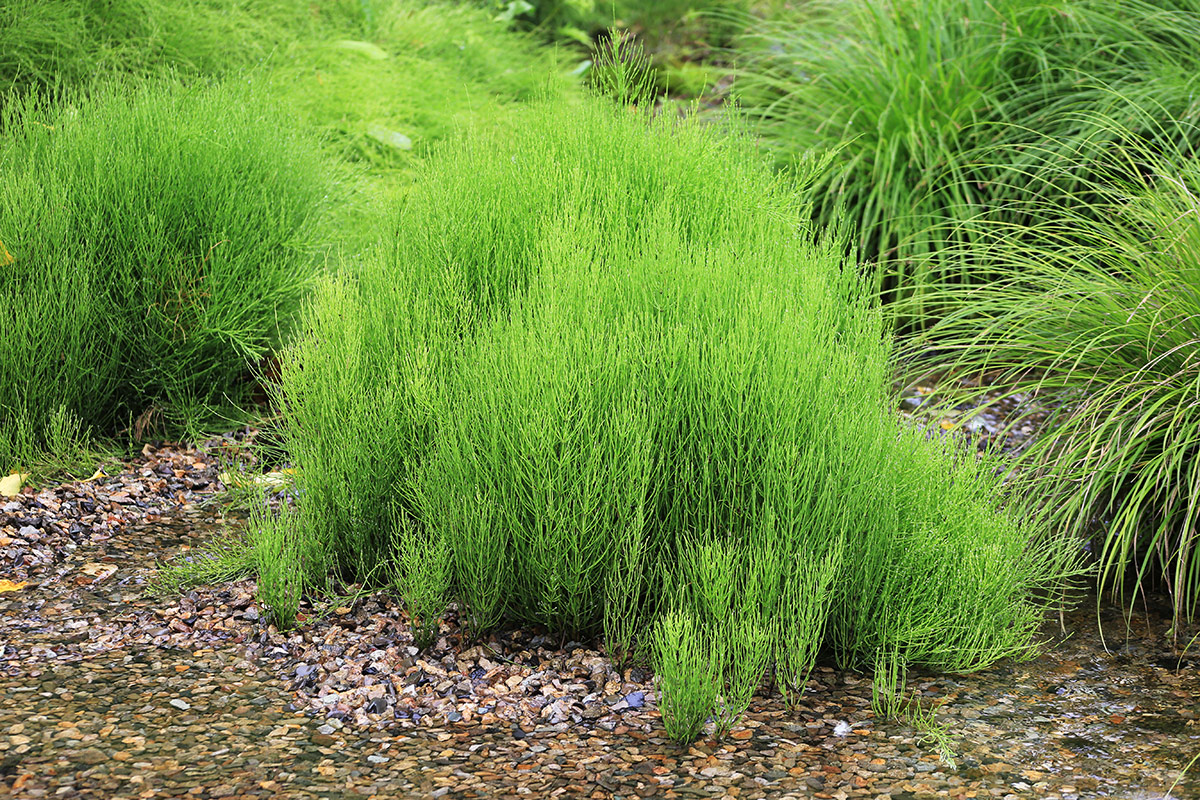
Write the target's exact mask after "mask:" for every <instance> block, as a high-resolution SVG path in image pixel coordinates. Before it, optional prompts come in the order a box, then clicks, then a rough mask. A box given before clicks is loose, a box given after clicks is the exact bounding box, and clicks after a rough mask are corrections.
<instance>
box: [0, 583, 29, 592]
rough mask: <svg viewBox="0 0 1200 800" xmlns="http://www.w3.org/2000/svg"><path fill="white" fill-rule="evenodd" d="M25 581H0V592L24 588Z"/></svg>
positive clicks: (16, 590)
mask: <svg viewBox="0 0 1200 800" xmlns="http://www.w3.org/2000/svg"><path fill="white" fill-rule="evenodd" d="M25 583H26V582H25V581H20V582H17V583H14V582H13V581H0V592H19V591H21V590H22V589H24V588H25Z"/></svg>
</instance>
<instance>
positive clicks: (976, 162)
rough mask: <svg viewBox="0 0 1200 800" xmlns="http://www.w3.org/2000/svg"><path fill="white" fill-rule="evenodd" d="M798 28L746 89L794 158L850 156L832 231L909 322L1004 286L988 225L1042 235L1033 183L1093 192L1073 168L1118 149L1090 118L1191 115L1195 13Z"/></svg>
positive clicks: (958, 16)
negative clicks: (992, 285)
mask: <svg viewBox="0 0 1200 800" xmlns="http://www.w3.org/2000/svg"><path fill="white" fill-rule="evenodd" d="M796 15H797V16H796V18H795V19H794V20H792V21H790V22H771V23H767V24H765V25H764V26H762V28H761V29H760V31H759V34H758V36H756V37H751V39H750V40H749V41H750V42H752V44H748V45H747V61H748V65H747V68H746V70H745V73H744V75H743V77H742V79H741V81H740V82H739V91H740V93H741V96H742V99H743V101H744V103H745V104H746V105H747V107H749V108H751V109H753V113H755V114H756V115H757V116H758V117H759V118H760V119H761V122H762V130H763V132H764V133H765V135H766V136H768V137H769V138H770V139H771V140H772V142H773V144H774V145H775V146H776V147H777V148H778V149H779V150H781V151H782V152H783V153H784V154H785V155H787V156H792V155H795V154H799V153H804V152H806V151H808V150H810V149H814V148H815V149H817V150H824V149H827V148H831V147H836V148H839V149H838V157H837V160H836V162H835V163H834V166H833V168H832V169H831V170H830V171H829V172H828V173H827V174H826V175H825V176H824V178H823V179H822V181H821V182H820V184H819V185H818V187H817V188H818V190H819V191H818V192H817V212H816V216H817V218H818V219H819V220H821V221H823V222H826V223H828V222H832V221H834V220H838V219H841V218H843V216H846V217H848V218H849V220H850V221H851V223H852V224H853V228H854V233H855V241H854V244H855V250H856V251H857V254H858V256H859V257H860V258H862V259H867V260H876V261H879V262H880V263H881V264H882V267H883V268H882V269H881V271H880V276H881V282H880V289H881V290H882V291H883V293H884V297H885V298H886V299H906V300H908V301H909V304H908V306H907V307H906V308H905V309H904V313H905V314H908V315H910V316H909V317H908V318H907V319H909V320H910V321H911V319H912V317H914V316H915V317H917V318H918V320H919V318H920V317H921V316H922V315H928V316H931V317H936V315H937V314H938V313H940V310H941V307H939V306H937V305H936V298H937V297H938V296H939V295H938V294H937V288H938V287H940V286H941V285H943V284H946V283H970V284H981V283H984V282H986V281H987V280H989V279H990V277H991V276H990V275H989V273H988V272H987V267H986V266H984V265H980V264H979V263H978V262H977V261H976V259H975V258H974V256H973V249H972V248H973V245H974V243H976V242H977V241H979V240H980V237H984V238H986V233H984V232H981V222H982V221H984V220H990V221H992V222H993V223H997V224H1007V225H1022V226H1024V225H1028V224H1029V223H1030V216H1029V215H1030V213H1031V212H1036V211H1037V210H1039V208H1040V207H1034V208H1032V209H1031V208H1030V207H1029V205H1028V204H1027V203H1026V202H1025V201H1026V200H1027V199H1028V193H1027V190H1028V187H1029V185H1030V184H1031V183H1032V184H1035V185H1036V186H1037V188H1038V192H1039V193H1041V195H1042V198H1043V199H1045V200H1049V201H1052V202H1053V201H1054V200H1055V199H1056V198H1058V199H1059V200H1063V198H1065V197H1066V196H1068V195H1070V194H1072V193H1074V192H1077V191H1079V190H1081V189H1082V188H1083V187H1085V186H1086V185H1087V183H1088V182H1089V180H1091V179H1092V178H1094V176H1095V173H1093V172H1092V171H1091V169H1090V168H1089V166H1088V165H1087V164H1086V163H1084V162H1082V161H1077V162H1074V163H1073V169H1072V170H1071V171H1067V170H1061V169H1059V166H1060V158H1061V157H1062V156H1063V155H1064V154H1066V155H1069V154H1070V153H1071V152H1073V151H1074V150H1076V149H1077V148H1078V147H1079V146H1080V144H1081V143H1082V142H1097V141H1098V140H1099V138H1100V137H1103V136H1104V135H1105V134H1106V133H1111V131H1110V130H1108V129H1106V128H1104V127H1103V126H1097V125H1095V124H1093V120H1092V117H1091V115H1093V114H1097V113H1103V114H1107V115H1111V116H1114V117H1117V118H1121V119H1128V120H1129V126H1130V127H1131V128H1132V129H1133V130H1135V131H1137V130H1139V129H1140V130H1141V131H1143V132H1148V131H1149V130H1151V128H1150V126H1151V125H1153V123H1154V120H1156V119H1160V118H1162V117H1175V118H1181V117H1185V116H1186V115H1188V114H1191V113H1192V110H1193V106H1192V104H1193V97H1194V93H1195V82H1196V75H1197V74H1198V68H1200V56H1198V54H1197V51H1196V49H1195V47H1194V42H1195V40H1196V37H1197V35H1198V34H1200V7H1198V6H1196V4H1195V3H1194V2H1192V0H1178V1H1176V0H1171V2H1142V1H1141V0H1122V1H1121V2H1117V3H1111V2H1101V1H1100V0H999V1H998V2H994V1H993V0H934V1H933V2H925V0H897V1H896V2H884V0H824V1H823V2H818V3H805V4H803V6H801V7H800V8H799V10H798V11H797V12H796ZM1191 142H1192V143H1193V144H1196V143H1200V140H1198V139H1196V138H1193V139H1191ZM1110 144H1116V143H1110ZM1047 170H1049V171H1052V172H1053V179H1052V180H1051V179H1049V178H1048V177H1046V171H1047ZM930 303H934V305H930Z"/></svg>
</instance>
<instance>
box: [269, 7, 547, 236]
mask: <svg viewBox="0 0 1200 800" xmlns="http://www.w3.org/2000/svg"><path fill="white" fill-rule="evenodd" d="M364 8H366V9H369V10H370V13H369V14H364V13H363V9H364ZM260 79H261V80H262V81H264V82H265V83H266V84H267V85H268V86H269V88H270V90H271V91H272V92H273V93H275V94H276V95H277V96H278V97H279V98H280V100H281V102H283V103H286V104H287V105H288V106H289V108H291V109H293V110H294V111H295V113H296V115H297V117H298V120H299V122H300V123H301V124H303V125H305V126H309V127H312V128H316V129H318V130H320V131H321V132H322V133H323V134H324V136H325V140H326V142H327V147H328V150H329V152H330V153H331V155H333V156H334V157H335V158H337V159H339V160H341V161H343V162H347V163H349V164H353V165H355V166H357V167H358V168H359V169H358V170H357V172H358V178H359V185H358V187H357V188H358V191H357V192H356V193H355V195H354V197H353V198H351V199H350V201H349V202H348V203H347V205H346V206H345V207H343V208H341V209H339V212H340V213H339V226H340V228H341V231H340V236H339V239H340V240H341V241H342V242H343V243H344V246H345V248H346V249H347V251H348V252H350V253H357V252H358V251H359V250H360V249H362V247H363V246H364V245H366V244H368V243H370V242H371V241H372V240H373V239H374V238H376V237H377V236H378V235H379V233H380V231H381V229H386V227H387V224H388V222H390V214H391V210H392V209H393V208H394V207H395V205H396V203H397V202H398V200H399V199H400V198H401V197H402V196H403V194H404V193H405V192H406V191H407V189H408V186H409V183H410V181H411V178H412V175H413V169H414V167H415V164H416V163H417V162H418V161H419V160H420V158H421V157H423V156H424V155H425V154H426V153H427V152H428V151H429V148H430V146H431V145H432V144H433V143H435V142H437V141H438V140H440V139H442V138H444V137H446V136H447V135H449V134H451V133H453V132H455V131H458V130H462V129H465V128H468V127H472V126H480V127H486V126H487V125H489V124H491V122H492V121H493V120H495V119H497V118H500V117H502V116H503V115H504V113H505V111H506V108H507V107H508V106H510V105H512V104H513V103H514V102H519V101H522V100H526V99H530V98H533V97H537V96H542V95H545V96H565V95H567V94H568V91H567V89H568V81H567V79H566V78H565V77H564V76H563V75H561V74H560V73H559V72H558V70H557V68H556V65H555V62H554V54H553V53H552V52H551V51H549V50H547V49H538V48H535V47H534V44H533V42H532V40H530V39H529V38H527V37H526V36H524V35H522V34H518V33H515V32H512V31H509V30H507V29H506V28H505V26H504V25H503V24H502V23H500V22H496V21H493V20H491V19H489V18H488V17H487V15H486V14H484V13H483V12H481V11H480V10H478V9H473V8H469V7H463V6H458V5H451V4H444V3H442V4H427V3H423V2H418V1H417V0H386V1H384V2H374V3H371V4H369V5H368V6H360V5H359V4H358V3H348V2H347V3H343V4H341V5H336V4H335V5H332V6H326V5H324V4H322V7H321V12H320V14H318V15H316V16H314V17H313V18H312V20H311V23H310V29H309V30H307V31H305V33H304V35H303V36H300V37H297V38H296V39H295V40H294V41H289V42H287V43H286V44H282V45H281V46H280V48H279V50H278V51H277V52H276V53H275V54H273V55H272V57H271V59H270V60H269V61H268V62H267V64H266V65H265V67H264V69H263V70H261V78H260ZM381 221H382V222H381Z"/></svg>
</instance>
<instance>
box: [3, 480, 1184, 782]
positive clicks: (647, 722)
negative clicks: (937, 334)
mask: <svg viewBox="0 0 1200 800" xmlns="http://www.w3.org/2000/svg"><path fill="white" fill-rule="evenodd" d="M219 524H220V519H219V518H218V517H216V516H215V515H214V514H213V513H211V512H210V511H206V510H205V509H203V508H200V507H198V506H196V505H189V504H182V505H181V509H180V510H179V511H177V512H175V513H174V514H172V515H168V516H165V517H163V518H161V519H160V520H158V521H152V522H143V523H142V524H140V525H135V526H131V527H128V528H123V529H117V530H115V531H114V532H113V533H112V535H110V536H109V537H108V538H106V539H103V540H101V541H94V542H92V541H89V542H85V543H81V544H79V545H78V546H77V547H76V548H74V549H73V550H71V551H70V552H64V553H63V554H62V555H61V558H60V560H59V561H57V562H56V567H55V570H54V571H53V573H52V574H44V575H43V577H42V579H41V580H40V582H38V583H36V584H33V583H31V585H30V586H27V587H26V588H25V589H23V590H21V591H17V592H11V593H5V594H0V794H3V793H7V795H8V796H14V797H22V798H24V797H29V798H40V797H98V798H99V797H105V798H107V797H122V798H124V797H302V798H306V797H313V798H317V797H359V796H361V797H371V796H378V797H463V798H471V797H565V796H567V797H596V798H609V797H622V798H632V797H667V798H675V797H678V798H691V797H703V798H767V797H770V798H799V797H818V798H848V797H870V798H879V797H888V798H894V799H895V800H900V798H933V797H951V798H967V797H1001V798H1010V797H1011V798H1023V797H1047V798H1055V797H1058V798H1086V797H1119V798H1153V797H1162V796H1163V793H1164V792H1165V790H1166V788H1167V787H1168V786H1170V784H1171V783H1172V782H1173V781H1174V780H1175V779H1176V777H1177V776H1178V773H1179V771H1180V769H1181V768H1182V767H1183V766H1184V764H1186V763H1187V761H1188V760H1189V759H1190V758H1191V757H1192V756H1193V755H1194V754H1195V753H1197V752H1200V677H1198V676H1200V670H1198V669H1197V668H1198V667H1200V661H1198V660H1197V658H1196V654H1195V652H1194V651H1193V652H1192V653H1191V654H1190V655H1189V654H1185V655H1184V656H1183V657H1182V658H1181V656H1180V654H1178V653H1176V652H1174V651H1172V650H1171V645H1170V638H1169V637H1167V636H1166V635H1165V631H1166V628H1167V626H1168V624H1169V617H1165V616H1160V615H1158V614H1156V613H1154V612H1153V611H1151V612H1143V611H1139V612H1138V614H1137V615H1135V617H1134V618H1133V621H1132V627H1131V629H1130V633H1129V636H1128V638H1127V637H1126V635H1125V626H1124V621H1123V618H1122V617H1121V615H1120V612H1119V611H1117V610H1116V609H1113V608H1111V607H1107V606H1106V607H1104V609H1103V611H1102V612H1101V617H1100V619H1101V620H1102V622H1103V625H1104V629H1105V631H1106V633H1107V642H1108V645H1109V649H1110V652H1106V651H1105V650H1104V648H1103V647H1102V646H1101V644H1100V637H1099V635H1098V633H1097V614H1096V610H1095V608H1094V607H1092V606H1091V605H1089V604H1086V603H1085V604H1083V605H1082V606H1081V607H1080V608H1078V609H1077V610H1075V611H1073V612H1070V613H1069V614H1068V615H1067V616H1066V618H1065V625H1066V628H1067V630H1068V631H1069V632H1070V633H1071V636H1070V637H1069V638H1067V639H1066V640H1065V641H1062V638H1063V637H1062V635H1061V633H1060V631H1059V629H1058V621H1057V619H1054V620H1049V621H1048V622H1047V626H1046V630H1045V633H1044V640H1045V641H1046V642H1047V644H1053V645H1054V646H1053V647H1050V648H1048V649H1047V650H1046V652H1045V653H1043V654H1042V655H1041V656H1039V657H1038V658H1037V659H1035V660H1032V661H1028V662H1023V663H1002V664H1000V665H997V666H996V667H994V668H992V669H989V670H986V671H984V672H981V673H979V674H976V675H970V676H964V675H948V676H947V675H914V676H912V678H911V679H910V681H909V685H908V688H909V691H910V692H916V693H917V694H918V696H919V697H920V698H921V701H922V703H924V704H926V705H935V704H939V703H940V704H942V705H941V707H940V708H939V710H938V712H937V717H938V720H939V721H944V722H950V723H951V727H950V736H951V738H952V744H953V746H954V749H955V752H956V756H957V759H956V766H955V767H953V768H952V767H950V766H949V765H947V764H946V763H944V762H943V761H942V760H941V759H940V758H939V756H938V754H937V751H936V750H935V749H934V748H933V747H932V746H931V745H930V744H928V743H925V742H922V741H921V738H922V736H921V732H920V731H917V730H914V729H912V728H911V727H909V726H907V725H905V724H903V723H901V722H896V721H888V720H878V719H876V718H875V717H874V716H873V714H872V712H871V707H870V697H871V687H870V682H869V680H867V679H865V678H864V677H863V676H861V675H855V674H852V673H841V672H838V671H835V670H834V669H832V668H829V667H819V668H818V669H817V670H816V671H815V673H814V676H813V680H812V682H811V684H810V687H809V691H808V693H807V694H806V696H805V698H804V701H803V703H802V704H801V707H800V708H799V709H797V710H794V711H789V710H787V709H785V708H784V707H783V705H782V703H781V702H780V700H779V698H778V697H777V696H760V697H758V698H756V699H755V701H754V703H753V710H752V712H751V713H749V714H748V715H747V716H746V717H745V719H744V720H743V722H742V724H741V725H740V726H739V727H737V728H736V729H735V730H734V731H733V733H732V735H731V736H730V737H729V738H728V739H726V740H724V741H720V742H717V741H711V740H701V741H699V742H697V743H696V744H694V745H692V746H690V747H681V746H679V745H676V744H675V743H673V742H671V741H670V740H669V739H667V737H666V735H665V733H664V731H663V729H662V725H661V720H660V719H659V715H658V711H657V707H656V702H655V693H654V686H653V682H652V680H651V678H650V676H649V675H648V674H647V673H646V672H645V671H644V670H639V669H638V668H637V667H636V666H635V667H629V668H625V669H622V670H619V671H618V670H617V669H616V668H615V667H614V666H613V665H611V664H610V663H609V662H608V661H607V660H606V659H605V658H604V657H603V654H602V653H600V652H598V651H596V650H594V649H593V648H591V647H590V646H589V644H590V643H576V644H575V645H574V646H566V645H569V644H570V643H561V642H558V641H556V640H552V639H547V638H546V637H545V636H544V635H541V634H539V633H538V632H536V631H518V632H511V633H509V634H507V635H504V636H498V637H494V638H492V639H490V640H488V641H486V642H480V643H478V644H475V645H470V644H469V643H463V642H460V641H459V640H458V638H457V636H456V632H455V626H454V625H453V619H451V620H450V623H451V624H448V625H447V626H446V627H445V628H444V629H443V636H442V639H441V640H440V641H439V643H438V645H437V646H436V647H435V648H434V649H433V651H432V652H430V653H414V652H412V650H411V636H410V633H409V630H408V624H407V620H406V618H405V616H404V612H403V609H402V608H400V607H399V606H397V605H396V604H395V602H394V601H392V600H390V599H389V598H386V597H373V598H361V599H359V600H358V601H357V602H353V603H351V602H347V604H346V605H337V604H335V605H334V606H332V607H331V608H329V609H327V610H326V611H327V613H326V615H325V616H323V617H320V618H318V617H317V616H316V614H315V611H316V610H315V609H309V610H308V613H309V614H310V617H309V618H308V619H307V620H306V622H305V624H304V625H303V626H301V628H300V629H299V630H297V631H294V632H289V633H286V634H285V633H280V632H278V631H275V630H274V629H273V628H271V627H270V626H269V625H267V624H266V621H265V619H264V618H263V615H262V614H261V613H259V611H258V609H257V606H256V605H255V604H254V601H253V590H254V587H253V584H252V583H251V582H249V581H243V582H239V583H234V584H230V585H227V586H222V587H208V588H204V589H200V590H197V591H195V592H192V593H190V594H189V595H187V596H185V597H182V598H174V599H170V600H161V599H154V598H148V597H146V596H144V594H143V592H142V587H143V584H144V581H145V580H146V576H147V570H148V568H149V567H151V566H152V565H153V563H154V561H155V560H156V559H159V558H164V557H167V556H170V555H173V554H176V553H179V552H181V550H183V549H184V548H195V547H197V546H199V545H200V544H201V543H202V542H203V541H204V540H205V539H207V538H208V537H210V536H211V535H212V534H213V533H214V532H215V529H216V527H217V526H218V525H219ZM88 564H107V565H111V566H112V567H113V569H112V570H111V571H107V570H106V571H101V572H99V573H98V574H95V575H93V574H90V573H89V572H86V571H84V569H83V568H84V567H85V566H86V565H88ZM1195 632H1196V631H1195V630H1190V631H1189V632H1188V633H1190V634H1193V635H1194V634H1195ZM539 636H540V637H541V638H539ZM1184 640H1186V639H1184ZM456 715H458V716H459V717H461V719H460V718H457V717H456ZM1193 769H1194V770H1195V771H1194V772H1193V773H1192V774H1191V776H1190V777H1185V778H1184V779H1183V780H1182V781H1181V782H1180V784H1179V785H1178V786H1177V787H1176V788H1175V790H1174V792H1173V794H1172V796H1173V797H1177V798H1186V797H1200V777H1198V774H1200V770H1196V769H1195V768H1193Z"/></svg>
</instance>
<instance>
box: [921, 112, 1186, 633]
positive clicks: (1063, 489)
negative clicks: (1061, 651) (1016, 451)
mask: <svg viewBox="0 0 1200 800" xmlns="http://www.w3.org/2000/svg"><path fill="white" fill-rule="evenodd" d="M1097 124H1098V125H1099V124H1107V125H1110V126H1113V127H1114V128H1118V127H1120V126H1121V122H1120V121H1118V120H1112V119H1109V120H1107V121H1104V120H1097ZM1173 125H1174V127H1175V128H1176V129H1177V131H1178V132H1177V133H1174V134H1172V132H1171V128H1170V127H1169V126H1167V125H1164V126H1162V127H1161V128H1160V131H1161V134H1162V135H1160V136H1159V137H1156V139H1155V140H1154V141H1146V140H1142V142H1141V144H1140V145H1135V146H1131V147H1128V148H1122V149H1118V150H1115V151H1114V150H1111V149H1107V148H1088V149H1085V150H1081V151H1080V152H1079V153H1078V155H1077V156H1076V159H1077V161H1079V162H1086V163H1087V164H1088V167H1089V169H1093V170H1097V169H1098V168H1097V165H1100V167H1099V169H1098V173H1099V174H1100V175H1102V176H1103V178H1104V179H1103V180H1097V181H1095V182H1093V183H1092V184H1090V185H1089V186H1088V187H1087V190H1086V191H1084V192H1081V193H1080V195H1079V196H1077V198H1076V202H1074V203H1067V204H1064V205H1061V206H1059V205H1055V206H1054V207H1053V209H1052V210H1053V218H1052V221H1048V222H1045V223H1043V224H1041V225H1039V227H1038V230H1037V231H1036V236H1037V237H1038V238H1039V239H1040V240H1042V241H1044V242H1046V243H1047V244H1046V245H1045V246H1041V247H1036V248H1031V247H1029V246H1028V244H1027V240H1028V238H1029V237H1028V236H1025V235H1023V232H1019V231H1018V232H1014V231H1012V230H1010V229H1008V228H1005V227H999V226H998V227H996V228H995V229H993V231H992V239H991V241H990V243H989V246H988V247H987V248H986V249H985V250H982V251H981V252H980V257H981V258H985V259H986V260H987V263H988V264H989V265H990V269H992V270H993V271H994V272H995V273H996V274H997V275H998V276H1000V277H999V279H998V280H996V281H995V282H994V283H993V284H991V285H989V286H986V287H978V288H976V289H972V290H968V289H966V288H960V289H957V290H954V291H951V290H947V291H946V292H945V296H944V298H943V299H944V300H945V301H946V303H947V305H949V306H952V307H954V308H956V309H958V310H957V311H956V313H954V314H950V315H948V316H946V317H945V318H944V319H943V320H942V321H941V322H940V323H939V324H938V325H936V326H934V327H933V328H932V329H931V330H930V331H929V333H928V338H927V339H926V340H924V341H919V342H914V343H913V344H912V351H913V355H914V359H915V361H914V368H915V369H922V370H923V369H927V368H930V367H934V368H945V369H953V370H955V371H957V372H960V373H961V374H962V375H965V376H981V375H986V376H987V378H988V383H990V385H992V386H999V387H1004V388H1005V389H1006V390H1010V391H1011V392H1013V393H1032V394H1035V395H1037V396H1039V397H1040V399H1041V402H1042V404H1043V405H1045V406H1047V407H1049V408H1051V409H1053V413H1052V414H1051V415H1050V416H1049V418H1048V419H1047V420H1046V422H1045V425H1044V426H1043V427H1042V429H1041V431H1040V432H1039V436H1038V437H1037V438H1036V439H1035V441H1034V442H1033V443H1032V445H1031V446H1030V447H1029V448H1028V449H1027V450H1026V451H1025V452H1024V453H1023V454H1022V456H1021V460H1020V462H1018V468H1019V472H1020V474H1021V475H1022V476H1023V477H1024V479H1025V480H1026V481H1027V482H1029V484H1030V485H1029V492H1030V494H1031V495H1033V496H1035V497H1037V498H1039V500H1040V503H1041V505H1042V510H1043V513H1044V516H1045V517H1046V519H1047V521H1048V524H1049V525H1050V527H1051V529H1052V530H1055V531H1058V532H1060V533H1063V534H1066V535H1069V536H1072V537H1074V538H1076V539H1077V540H1084V539H1091V540H1092V541H1093V543H1094V546H1093V547H1092V552H1093V554H1094V556H1095V559H1096V561H1097V562H1098V564H1099V567H1100V571H1101V581H1100V583H1101V588H1102V589H1107V588H1111V589H1112V591H1113V594H1114V596H1117V597H1118V598H1127V597H1128V596H1129V595H1128V594H1127V592H1128V590H1130V589H1132V590H1133V591H1134V592H1135V593H1136V592H1139V591H1140V590H1142V589H1143V588H1145V587H1147V586H1149V585H1158V586H1161V587H1165V588H1167V589H1168V590H1169V591H1170V593H1171V596H1172V598H1173V604H1174V613H1175V617H1176V621H1177V622H1178V621H1180V620H1181V619H1182V618H1184V617H1187V618H1191V617H1192V616H1193V615H1194V614H1195V613H1196V610H1197V605H1198V603H1200V551H1198V550H1197V539H1196V524H1197V517H1198V513H1200V511H1198V505H1197V504H1198V503H1200V466H1198V464H1200V459H1198V458H1197V448H1198V447H1200V413H1198V412H1197V408H1198V406H1197V400H1198V398H1200V360H1198V358H1197V354H1198V353H1200V348H1198V345H1200V322H1198V321H1200V170H1198V169H1197V168H1196V166H1195V162H1194V159H1193V158H1192V157H1190V152H1191V151H1190V150H1186V151H1180V150H1171V149H1167V148H1164V147H1163V146H1162V142H1164V141H1170V140H1174V141H1177V142H1179V141H1183V142H1186V141H1187V140H1188V139H1189V138H1190V136H1191V135H1193V134H1189V133H1188V132H1185V131H1182V130H1181V129H1182V128H1184V127H1188V126H1187V124H1186V123H1183V122H1175V123H1173ZM1130 141H1134V142H1136V141H1137V140H1136V139H1135V138H1132V137H1131V139H1130ZM1075 163H1076V162H1075V161H1071V162H1067V163H1066V164H1064V166H1063V169H1065V170H1071V169H1073V167H1074V164H1075ZM1045 211H1046V212H1047V213H1046V216H1047V218H1051V214H1050V213H1049V212H1050V211H1051V209H1049V208H1047V209H1045ZM928 345H932V347H933V348H936V349H935V350H933V351H932V352H923V351H924V350H925V348H926V346H928Z"/></svg>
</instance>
